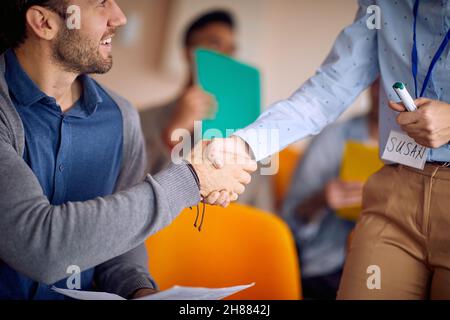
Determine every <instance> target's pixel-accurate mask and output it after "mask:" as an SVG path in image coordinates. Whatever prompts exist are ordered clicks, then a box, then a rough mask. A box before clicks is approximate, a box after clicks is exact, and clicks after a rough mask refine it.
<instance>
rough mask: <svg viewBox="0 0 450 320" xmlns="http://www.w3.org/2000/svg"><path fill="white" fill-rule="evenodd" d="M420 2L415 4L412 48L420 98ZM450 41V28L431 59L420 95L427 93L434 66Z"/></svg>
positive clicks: (413, 67) (417, 96) (417, 0)
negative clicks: (418, 71)
mask: <svg viewBox="0 0 450 320" xmlns="http://www.w3.org/2000/svg"><path fill="white" fill-rule="evenodd" d="M419 2H420V0H416V3H415V4H414V39H413V49H412V73H413V76H414V85H415V93H416V98H419V95H418V93H419V92H418V91H419V89H418V85H417V69H418V64H419V57H418V55H417V17H418V15H419ZM449 41H450V30H448V32H447V34H446V36H445V37H444V40H443V41H442V43H441V46H440V47H439V49H438V51H437V52H436V54H435V55H434V58H433V60H431V64H430V67H429V69H428V73H427V76H426V77H425V80H424V82H423V86H422V91H421V92H420V97H423V94H424V93H425V90H426V88H427V86H428V82H430V79H431V76H432V74H433V70H434V67H435V66H436V62H438V60H439V58H440V57H441V55H442V53H443V52H444V50H445V48H446V47H447V44H448V42H449Z"/></svg>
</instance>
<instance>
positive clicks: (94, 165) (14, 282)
mask: <svg viewBox="0 0 450 320" xmlns="http://www.w3.org/2000/svg"><path fill="white" fill-rule="evenodd" d="M5 61H6V73H5V77H6V82H7V84H8V87H9V92H10V96H11V99H12V101H13V103H14V105H15V107H16V109H17V111H18V113H19V115H20V117H21V119H22V122H23V125H24V129H25V152H24V160H25V161H26V163H27V164H28V165H29V166H30V168H31V169H32V171H33V172H34V174H35V175H36V177H37V179H38V180H39V182H40V185H41V186H42V189H43V192H44V194H45V195H46V196H47V198H48V200H49V201H50V203H51V204H52V205H61V204H64V203H68V202H77V201H87V200H91V199H94V198H96V197H104V196H108V195H111V194H113V193H114V188H115V185H116V181H117V179H118V176H119V172H120V167H121V162H122V145H123V122H122V114H121V112H120V109H119V107H118V106H117V105H116V103H115V102H114V101H113V100H112V99H111V98H110V96H109V95H108V94H107V93H106V92H105V91H104V90H103V89H102V88H101V87H100V86H99V85H98V84H97V83H96V82H95V81H94V80H92V79H90V78H89V77H88V76H80V77H79V80H80V81H81V83H82V87H83V94H82V96H81V98H80V99H79V101H77V102H76V103H75V105H74V106H73V108H71V109H70V110H69V111H68V112H67V113H63V112H62V110H61V108H60V106H59V105H58V104H57V103H56V100H55V99H54V98H52V97H49V96H47V95H46V94H45V93H43V92H42V91H41V90H40V89H39V88H38V87H37V85H36V84H35V83H34V82H33V81H32V80H31V79H30V77H29V76H28V75H27V73H26V72H25V71H24V70H23V69H22V67H21V65H20V63H19V61H18V60H17V57H16V56H15V54H14V52H13V50H8V51H7V52H6V54H5ZM43 218H44V217H43ZM17 236H18V237H20V236H21V235H17ZM22 236H31V235H22ZM48 236H49V237H64V234H49V235H48ZM30 250H33V248H30ZM80 250H85V251H86V254H88V253H89V248H80ZM73 265H76V261H74V263H73ZM67 267H69V266H67ZM94 271H95V269H91V270H87V271H85V272H83V273H82V274H81V286H82V287H81V289H83V290H89V289H91V287H92V282H93V277H94ZM69 276H70V274H68V277H69ZM55 285H56V286H57V287H62V288H66V280H62V281H60V282H58V283H57V284H55ZM50 288H51V286H47V285H43V284H40V283H36V282H35V281H33V280H32V279H29V278H27V277H25V276H24V275H21V274H19V273H18V272H16V271H15V270H13V269H11V268H10V267H9V266H7V265H6V264H4V263H3V262H1V261H0V298H5V299H62V296H60V295H59V294H56V293H54V292H52V291H51V289H50Z"/></svg>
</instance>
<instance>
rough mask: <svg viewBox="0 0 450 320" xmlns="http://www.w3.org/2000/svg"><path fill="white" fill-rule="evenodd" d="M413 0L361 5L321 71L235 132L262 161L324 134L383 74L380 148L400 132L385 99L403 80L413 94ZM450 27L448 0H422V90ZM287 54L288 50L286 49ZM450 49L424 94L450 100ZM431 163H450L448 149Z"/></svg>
mask: <svg viewBox="0 0 450 320" xmlns="http://www.w3.org/2000/svg"><path fill="white" fill-rule="evenodd" d="M414 3H415V0H398V1H394V0H379V1H375V0H360V1H359V10H358V13H357V17H356V20H355V22H354V23H353V24H352V25H350V26H349V27H347V28H345V29H344V30H343V31H342V33H341V34H340V35H339V37H338V39H337V40H336V43H335V44H334V47H333V49H332V51H331V53H330V54H329V56H328V57H327V59H326V60H325V62H324V63H323V64H322V66H321V67H320V68H319V70H318V71H317V73H316V75H315V76H313V77H312V78H310V79H309V80H308V81H306V83H305V84H303V85H302V86H301V87H300V88H299V89H298V90H297V91H296V92H295V93H294V94H293V95H292V96H291V97H290V98H289V99H286V100H283V101H280V102H278V103H275V104H274V105H273V106H272V107H271V108H270V109H269V110H268V111H267V112H265V113H264V114H263V115H262V116H261V117H260V118H259V119H258V120H257V121H256V122H255V123H254V124H252V125H250V126H249V127H247V128H246V129H244V130H240V131H238V132H237V133H236V135H238V136H240V137H241V138H243V139H244V140H246V141H247V142H248V143H249V145H250V146H251V148H252V150H253V152H254V154H255V157H256V160H258V161H259V160H262V159H264V158H266V157H268V156H270V155H272V154H274V153H276V152H278V151H280V150H282V149H284V148H285V147H287V146H288V145H290V144H292V143H294V142H296V141H298V140H300V139H303V138H307V137H310V136H311V135H317V134H319V133H320V132H321V131H322V129H323V128H325V127H326V126H327V125H328V124H330V123H332V122H334V121H335V120H336V119H337V118H338V117H339V116H340V115H341V114H342V113H343V112H344V111H345V110H346V109H347V108H348V107H349V106H350V105H351V104H352V103H353V102H354V100H355V99H356V98H357V97H358V95H359V94H360V93H361V92H363V91H364V90H365V89H366V88H368V87H369V86H370V85H371V84H372V82H373V81H374V80H375V79H376V78H377V77H378V76H379V75H381V81H382V85H381V89H380V106H379V107H380V151H383V150H384V148H385V145H386V142H387V140H388V137H389V134H390V132H391V130H396V131H399V132H401V129H400V128H399V126H398V125H397V123H396V118H397V116H398V114H397V113H396V112H394V111H392V110H391V109H390V108H389V105H388V100H393V101H399V99H398V97H397V96H396V94H395V92H394V91H393V89H392V85H393V84H394V83H395V82H397V81H402V82H404V83H406V85H407V87H408V89H409V91H410V93H411V94H412V95H413V94H414V78H413V74H412V62H411V61H412V59H411V57H412V44H413V22H414V13H413V7H414ZM371 5H378V6H379V7H380V9H381V15H382V22H381V29H380V30H376V29H373V30H371V29H369V28H368V26H367V20H368V19H369V17H370V16H371V15H372V14H373V13H367V9H368V7H369V6H371ZM449 28H450V5H449V1H448V0H422V1H420V7H419V14H418V20H417V50H418V56H419V65H418V77H417V80H418V87H419V92H420V90H421V88H422V84H423V82H424V79H425V76H426V74H427V72H428V69H429V66H430V63H431V60H432V59H433V57H434V55H435V53H436V52H437V50H438V48H439V46H440V45H441V43H442V40H443V38H444V37H445V35H446V33H447V31H448V30H449ZM285 49H287V48H285ZM449 49H450V45H449V46H447V48H446V49H445V50H444V52H443V54H442V56H441V58H440V59H439V61H438V62H437V64H436V67H435V69H434V71H433V77H432V79H431V80H430V82H429V85H428V87H427V88H426V90H425V93H424V97H427V98H430V99H435V100H440V101H444V102H447V103H450V90H449V83H450V50H449ZM428 160H429V161H443V162H444V161H450V146H449V145H448V144H447V145H445V146H443V147H441V148H439V149H434V150H431V153H430V156H429V159H428Z"/></svg>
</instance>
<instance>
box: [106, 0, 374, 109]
mask: <svg viewBox="0 0 450 320" xmlns="http://www.w3.org/2000/svg"><path fill="white" fill-rule="evenodd" d="M117 2H118V3H119V5H120V6H121V8H122V9H123V10H124V12H125V13H126V15H127V17H128V25H127V26H126V27H125V28H123V29H122V30H121V32H120V34H119V35H118V37H117V38H116V39H115V42H114V58H115V59H114V63H115V65H114V68H113V70H112V72H110V73H109V74H107V75H104V76H100V77H98V78H99V79H100V81H101V82H102V83H104V84H105V85H107V86H109V87H110V88H111V89H114V90H116V91H117V92H119V93H120V94H122V95H124V96H125V97H127V98H128V99H130V100H131V101H132V102H133V103H134V104H135V105H136V107H137V108H139V109H141V110H142V109H145V108H152V107H155V106H158V105H162V104H164V103H166V102H168V101H169V100H171V99H173V98H174V97H175V96H176V94H177V92H178V91H179V90H180V89H181V86H182V85H183V81H184V77H185V70H186V65H185V64H184V58H183V52H182V50H181V37H182V31H183V30H184V28H185V27H186V25H187V24H188V23H189V22H190V20H191V19H193V18H194V17H195V16H197V15H198V14H200V13H202V12H204V11H207V10H208V9H216V8H224V9H229V10H230V11H231V12H233V13H234V14H235V16H236V20H237V23H238V35H239V36H238V38H239V50H238V57H239V58H240V59H242V60H243V61H245V62H248V63H250V64H253V65H255V66H257V67H258V68H260V69H261V72H262V75H263V93H264V97H263V101H264V107H267V106H269V105H270V104H271V103H273V102H276V101H278V100H280V99H283V98H286V97H288V96H289V95H290V94H292V93H293V92H294V91H295V90H296V89H297V88H298V87H299V86H300V85H301V84H302V83H303V82H304V81H305V80H306V79H307V78H308V77H310V76H311V75H313V74H314V72H315V70H316V68H317V67H318V66H319V65H320V64H321V62H322V61H323V60H324V59H325V57H326V56H327V54H328V53H329V51H330V48H331V46H332V44H333V42H334V39H335V38H336V36H337V35H338V34H339V32H340V31H341V30H342V28H344V27H345V26H346V25H348V24H350V23H351V22H352V20H353V19H354V17H355V14H356V10H357V1H356V0H339V1H336V0H321V1H314V0H117ZM365 108H366V99H365V97H364V96H363V97H362V98H360V99H359V100H358V101H357V102H356V103H355V104H354V105H353V106H352V107H351V108H350V109H349V111H348V112H347V113H346V114H345V115H344V116H343V118H347V117H348V116H350V115H353V114H356V113H361V112H363V111H364V110H365Z"/></svg>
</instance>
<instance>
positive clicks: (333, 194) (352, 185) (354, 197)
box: [325, 179, 363, 210]
mask: <svg viewBox="0 0 450 320" xmlns="http://www.w3.org/2000/svg"><path fill="white" fill-rule="evenodd" d="M362 196H363V183H361V182H344V181H342V180H340V179H336V180H333V181H331V182H329V183H328V184H327V186H326V187H325V200H326V202H327V205H328V207H330V208H331V209H333V210H338V209H342V208H349V207H353V206H357V205H360V204H361V203H362Z"/></svg>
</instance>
